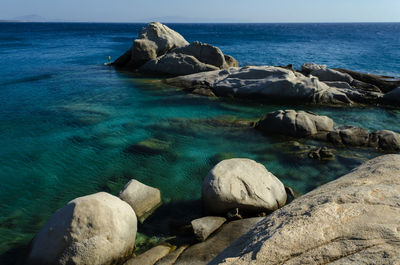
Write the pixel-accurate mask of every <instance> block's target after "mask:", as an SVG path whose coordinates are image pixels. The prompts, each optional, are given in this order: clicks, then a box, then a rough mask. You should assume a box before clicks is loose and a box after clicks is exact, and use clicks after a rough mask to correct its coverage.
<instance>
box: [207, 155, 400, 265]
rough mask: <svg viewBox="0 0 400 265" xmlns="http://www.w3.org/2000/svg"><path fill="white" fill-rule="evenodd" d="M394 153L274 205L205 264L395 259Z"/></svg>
mask: <svg viewBox="0 0 400 265" xmlns="http://www.w3.org/2000/svg"><path fill="white" fill-rule="evenodd" d="M399 175H400V155H385V156H381V157H378V158H375V159H373V160H370V161H368V162H366V163H364V164H363V165H362V166H360V167H358V168H357V169H355V170H353V171H352V172H351V173H349V174H347V175H345V176H343V177H341V178H339V179H337V180H335V181H332V182H330V183H328V184H325V185H323V186H321V187H319V188H317V189H315V190H314V191H312V192H309V193H308V194H306V195H304V196H302V197H300V198H298V199H296V200H294V201H293V202H292V203H291V204H289V205H287V206H285V207H284V208H282V209H280V210H278V211H275V212H274V213H273V214H271V215H270V216H268V217H266V218H265V219H264V220H263V221H261V222H260V223H259V224H257V225H256V226H255V228H253V229H252V230H251V231H250V232H249V233H247V234H246V235H244V236H243V237H241V238H240V239H239V240H237V241H236V242H234V243H233V244H232V245H231V246H229V247H228V248H227V249H225V250H224V251H223V252H222V253H221V254H220V255H219V256H218V257H217V258H215V259H214V260H213V261H212V262H210V264H328V263H329V264H331V263H332V264H398V262H399V260H400V253H399V249H400V229H399V224H400V196H399V194H400V178H399Z"/></svg>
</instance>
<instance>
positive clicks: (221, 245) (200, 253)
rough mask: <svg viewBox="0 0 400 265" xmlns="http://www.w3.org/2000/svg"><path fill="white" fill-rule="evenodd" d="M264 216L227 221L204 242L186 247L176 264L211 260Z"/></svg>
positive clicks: (195, 264)
mask: <svg viewBox="0 0 400 265" xmlns="http://www.w3.org/2000/svg"><path fill="white" fill-rule="evenodd" d="M263 219H264V218H260V217H256V218H249V219H242V220H237V221H233V222H230V223H227V224H225V225H223V226H222V228H221V230H219V231H218V232H217V233H216V234H214V235H212V236H211V237H210V238H209V239H207V240H206V241H204V242H201V243H198V244H195V245H193V246H191V247H189V248H188V249H186V250H185V251H184V252H183V253H182V255H181V256H180V257H179V258H178V260H177V261H176V263H175V264H176V265H189V264H190V265H203V264H207V263H208V262H210V261H211V260H212V259H213V258H214V257H216V256H217V255H218V253H220V252H221V251H222V250H224V249H225V248H226V247H227V246H229V245H230V244H231V243H232V242H233V241H235V240H236V239H238V238H239V237H240V236H241V235H243V234H245V233H246V232H248V231H249V230H250V229H251V228H252V227H253V226H254V225H255V224H257V223H258V222H260V221H261V220H263Z"/></svg>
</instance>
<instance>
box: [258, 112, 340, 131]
mask: <svg viewBox="0 0 400 265" xmlns="http://www.w3.org/2000/svg"><path fill="white" fill-rule="evenodd" d="M333 125H334V123H333V120H332V119H330V118H329V117H327V116H319V115H317V114H314V113H312V112H305V111H298V112H296V111H295V110H285V111H283V110H279V111H276V112H270V113H268V114H266V115H265V116H264V117H263V118H262V119H261V120H260V121H259V122H258V123H257V124H256V126H255V127H256V128H257V129H258V130H261V131H263V132H265V133H273V134H280V135H282V134H283V135H289V136H294V137H307V136H311V135H315V134H317V133H321V132H329V131H331V130H332V129H333Z"/></svg>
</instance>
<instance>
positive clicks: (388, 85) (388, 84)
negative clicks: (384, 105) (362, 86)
mask: <svg viewBox="0 0 400 265" xmlns="http://www.w3.org/2000/svg"><path fill="white" fill-rule="evenodd" d="M335 70H336V71H339V72H341V73H345V74H348V75H350V76H351V77H353V78H354V79H357V80H359V81H362V82H364V83H367V84H370V85H374V86H376V87H378V88H379V89H380V90H381V91H383V92H384V93H387V92H390V91H392V90H393V89H395V88H397V87H399V86H400V80H393V81H388V79H393V78H391V77H387V76H379V75H373V74H365V73H359V72H356V71H352V70H348V69H343V68H335Z"/></svg>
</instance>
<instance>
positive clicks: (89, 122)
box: [0, 23, 400, 254]
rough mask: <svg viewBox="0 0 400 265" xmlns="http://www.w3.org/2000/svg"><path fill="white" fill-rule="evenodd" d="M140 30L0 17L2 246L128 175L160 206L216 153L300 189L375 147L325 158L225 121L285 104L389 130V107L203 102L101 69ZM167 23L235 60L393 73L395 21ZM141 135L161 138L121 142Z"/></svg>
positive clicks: (192, 193)
mask: <svg viewBox="0 0 400 265" xmlns="http://www.w3.org/2000/svg"><path fill="white" fill-rule="evenodd" d="M141 26H142V25H136V24H40V23H39V24H12V23H7V24H5V23H2V24H0V43H1V44H0V55H1V57H2V59H3V61H4V60H5V64H4V65H5V66H6V67H3V68H2V69H1V70H0V74H1V79H0V95H1V96H0V146H1V148H0V181H1V186H0V254H1V253H5V252H7V251H9V250H11V249H13V248H15V247H18V246H20V245H23V244H26V243H27V242H29V240H30V239H31V238H32V237H33V235H34V234H35V233H36V232H37V231H38V229H39V228H40V227H41V225H43V224H44V222H45V221H46V220H47V218H48V217H49V216H50V215H51V214H52V213H53V212H54V211H55V210H56V209H58V208H59V207H61V206H63V205H64V204H65V203H66V202H68V201H69V200H71V199H73V198H75V197H79V196H83V195H87V194H90V193H95V192H99V191H107V192H111V193H112V194H117V193H118V191H119V190H120V189H121V187H122V186H123V185H124V184H125V183H126V182H128V181H129V179H131V178H137V179H138V180H139V181H142V182H144V183H146V184H148V185H151V186H154V187H158V188H160V189H161V191H162V197H163V201H164V202H165V203H176V202H179V201H191V200H195V199H198V198H199V197H200V189H201V182H202V179H203V178H204V177H205V175H206V174H207V172H208V171H209V170H210V169H211V168H212V166H213V165H214V164H215V163H216V162H218V161H219V160H220V159H223V158H229V157H247V158H251V159H255V160H257V161H258V162H260V163H263V164H264V165H265V166H266V167H267V168H268V169H269V170H270V171H271V172H273V173H274V174H275V175H276V176H277V177H279V178H280V179H281V180H282V181H283V182H284V183H285V184H286V185H289V186H291V187H293V188H294V189H295V190H296V191H297V192H299V193H305V192H307V191H309V190H311V189H313V188H315V187H317V186H319V185H321V184H323V183H326V182H328V181H330V180H332V179H335V178H337V177H339V176H341V175H343V174H345V173H346V172H348V171H349V170H351V169H352V168H354V167H355V166H357V165H359V164H360V163H362V162H363V161H366V160H367V159H369V158H372V157H375V156H377V155H379V154H380V153H377V152H375V151H373V150H371V149H346V148H343V149H341V148H336V149H337V151H336V159H335V160H333V161H324V162H320V161H314V160H311V159H308V158H304V157H302V156H301V154H299V153H301V148H302V146H303V145H314V146H320V145H323V143H318V142H304V141H303V142H302V141H300V143H299V142H298V141H294V140H293V139H288V138H280V137H266V136H264V135H262V134H260V133H258V132H257V131H254V130H252V129H245V128H235V127H231V126H229V123H230V122H231V121H233V120H235V119H249V120H256V119H258V118H260V117H261V116H262V115H263V114H265V113H266V112H269V111H274V110H278V109H285V108H296V109H307V110H312V111H314V112H316V113H318V114H324V115H328V116H330V117H332V118H333V119H334V120H335V121H336V122H337V123H338V124H350V125H359V126H363V127H365V128H367V129H370V130H375V129H390V130H394V131H397V132H400V126H399V124H398V122H397V121H398V118H400V111H398V110H388V109H379V108H347V109H340V108H317V107H310V106H282V105H265V104H260V103H251V102H237V101H236V102H234V101H231V100H228V99H208V98H204V97H201V96H195V95H189V94H186V93H184V92H182V91H180V90H177V89H174V88H171V87H167V86H164V85H162V84H161V83H160V80H157V79H144V78H135V77H133V76H131V75H129V74H126V73H121V72H117V71H115V70H114V69H110V68H108V67H104V66H102V63H103V62H104V61H105V59H106V58H107V56H108V55H109V54H111V55H112V56H113V58H116V57H117V56H118V55H119V54H122V53H123V52H124V51H125V50H126V49H127V48H128V47H129V46H130V44H131V42H132V39H133V38H134V37H135V36H136V35H137V31H138V30H139V29H140V27H141ZM171 27H173V28H174V29H176V30H177V31H179V32H181V33H182V34H183V35H184V36H185V37H186V38H187V39H188V40H189V41H193V40H200V41H203V42H210V43H212V44H215V45H218V46H220V47H221V49H222V50H223V51H224V52H226V53H228V54H231V55H233V56H235V57H236V58H237V59H239V61H240V62H241V64H242V65H245V64H273V65H277V64H281V65H282V64H288V63H294V64H295V65H297V66H298V65H300V64H301V63H303V62H305V61H314V62H318V63H326V64H328V65H329V66H332V67H333V66H335V67H348V68H352V69H355V70H361V71H367V72H374V73H381V74H387V75H393V76H400V65H399V64H396V63H395V59H396V58H399V55H400V54H399V51H400V49H399V48H400V47H399V45H400V41H399V40H400V36H399V34H400V33H399V32H400V24H356V25H354V24H349V25H346V24H327V25H310V24H309V25H307V24H298V25H296V24H290V25H287V24H277V25H275V24H266V25H265V24H264V25H262V24H258V25H243V24H242V25H211V24H209V25H208V24H206V25H185V24H179V25H171ZM377 36H379V40H377V39H376V37H377ZM227 124H228V125H227ZM149 139H156V140H157V141H160V142H161V146H160V150H158V151H157V152H150V153H149V152H143V151H138V150H136V149H133V151H132V149H128V147H130V146H132V145H135V144H137V143H138V142H141V141H145V140H149ZM163 146H164V147H163ZM165 146H167V147H166V148H165ZM129 150H130V151H129Z"/></svg>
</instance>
